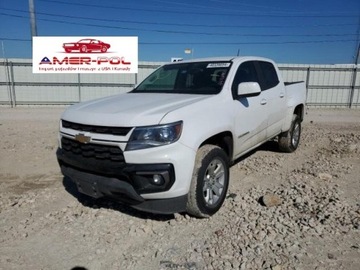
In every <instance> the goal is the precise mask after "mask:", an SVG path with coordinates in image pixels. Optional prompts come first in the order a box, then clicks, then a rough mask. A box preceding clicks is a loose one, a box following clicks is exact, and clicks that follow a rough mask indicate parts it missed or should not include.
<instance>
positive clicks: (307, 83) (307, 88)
mask: <svg viewBox="0 0 360 270" xmlns="http://www.w3.org/2000/svg"><path fill="white" fill-rule="evenodd" d="M310 69H311V67H310V66H309V67H308V68H307V69H306V82H305V87H306V98H307V96H308V92H309V84H310Z"/></svg>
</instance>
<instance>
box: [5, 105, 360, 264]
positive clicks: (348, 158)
mask: <svg viewBox="0 0 360 270" xmlns="http://www.w3.org/2000/svg"><path fill="white" fill-rule="evenodd" d="M63 110H64V108H15V109H10V108H0V134H1V136H0V254H1V255H0V269H72V268H74V267H76V266H78V267H83V268H85V269H89V270H92V269H277V270H280V269H350V270H351V269H354V270H355V269H356V270H358V269H360V199H359V198H360V111H359V110H317V109H310V110H308V114H307V115H306V121H305V122H304V124H303V133H302V141H301V145H300V147H299V149H298V150H297V151H296V152H295V153H293V154H283V153H279V152H278V151H277V148H276V144H275V143H274V142H269V143H267V144H265V145H264V146H262V147H260V148H259V149H257V150H256V151H254V152H252V153H251V154H249V155H248V156H246V157H245V158H242V159H241V160H239V161H238V162H237V163H236V164H235V165H234V166H232V168H231V180H230V181H231V183H230V188H229V192H228V196H227V199H226V201H225V204H224V206H223V208H222V209H221V210H220V212H218V213H217V214H216V215H214V216H213V217H211V218H210V219H195V218H192V217H189V216H188V215H181V214H176V215H168V216H164V215H151V214H146V213H142V212H139V211H136V210H133V209H131V208H129V207H126V206H124V205H120V204H117V203H114V202H109V201H105V200H100V201H94V200H92V199H90V198H87V197H85V196H83V195H80V194H78V193H77V192H76V191H75V189H74V187H73V185H72V184H71V182H70V181H69V180H68V179H63V177H62V175H61V174H60V172H59V168H58V166H57V162H56V159H55V151H56V147H57V129H58V121H59V117H60V114H61V112H62V111H63ZM265 194H272V195H273V196H274V197H275V198H277V199H280V200H281V204H280V205H277V206H273V207H267V206H263V205H262V204H261V203H260V202H259V198H261V197H262V196H263V195H265Z"/></svg>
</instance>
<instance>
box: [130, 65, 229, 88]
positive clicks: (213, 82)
mask: <svg viewBox="0 0 360 270" xmlns="http://www.w3.org/2000/svg"><path fill="white" fill-rule="evenodd" d="M230 66H231V62H195V63H181V64H169V65H165V66H162V67H161V68H159V69H157V70H156V71H155V72H154V73H152V74H151V75H150V76H149V77H147V78H146V79H145V80H144V81H143V82H142V83H141V84H140V85H139V86H138V87H137V88H135V89H134V90H133V91H132V92H133V93H147V92H151V93H183V94H203V95H211V94H218V93H219V92H220V91H221V89H222V87H223V85H224V83H225V79H226V76H227V74H228V72H229V69H230Z"/></svg>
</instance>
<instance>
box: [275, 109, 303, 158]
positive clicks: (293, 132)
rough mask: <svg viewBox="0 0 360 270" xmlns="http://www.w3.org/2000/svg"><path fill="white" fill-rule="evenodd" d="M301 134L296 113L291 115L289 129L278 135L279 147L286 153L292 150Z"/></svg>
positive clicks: (296, 146) (296, 145) (294, 148)
mask: <svg viewBox="0 0 360 270" xmlns="http://www.w3.org/2000/svg"><path fill="white" fill-rule="evenodd" d="M300 135H301V120H300V117H299V116H298V115H296V114H294V116H293V120H292V123H291V126H290V129H289V130H288V131H286V132H283V133H281V134H280V135H279V148H280V150H281V151H283V152H286V153H292V152H294V151H295V150H296V149H297V148H298V146H299V143H300Z"/></svg>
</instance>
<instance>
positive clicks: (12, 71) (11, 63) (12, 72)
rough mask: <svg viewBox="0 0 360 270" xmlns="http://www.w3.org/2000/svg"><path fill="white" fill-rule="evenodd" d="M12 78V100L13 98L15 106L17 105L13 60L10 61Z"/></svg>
mask: <svg viewBox="0 0 360 270" xmlns="http://www.w3.org/2000/svg"><path fill="white" fill-rule="evenodd" d="M10 79H11V88H12V100H13V104H14V107H16V93H15V79H14V65H13V62H10Z"/></svg>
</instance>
